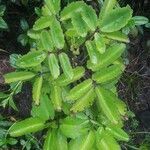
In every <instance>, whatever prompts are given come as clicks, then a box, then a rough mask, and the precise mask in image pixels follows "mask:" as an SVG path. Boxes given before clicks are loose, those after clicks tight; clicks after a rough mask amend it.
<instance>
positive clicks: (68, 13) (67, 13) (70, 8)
mask: <svg viewBox="0 0 150 150" xmlns="http://www.w3.org/2000/svg"><path fill="white" fill-rule="evenodd" d="M84 7H85V3H84V2H81V1H79V2H72V3H70V4H69V5H67V6H66V7H65V8H64V9H63V10H62V11H61V20H62V21H64V20H67V19H70V18H71V17H72V16H73V15H74V14H75V13H77V12H78V13H80V12H82V11H83V9H84Z"/></svg>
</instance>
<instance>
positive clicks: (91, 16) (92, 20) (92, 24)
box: [81, 5, 97, 31]
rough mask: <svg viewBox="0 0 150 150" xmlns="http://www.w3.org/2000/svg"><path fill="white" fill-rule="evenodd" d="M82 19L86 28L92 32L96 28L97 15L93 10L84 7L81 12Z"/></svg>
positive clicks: (87, 6)
mask: <svg viewBox="0 0 150 150" xmlns="http://www.w3.org/2000/svg"><path fill="white" fill-rule="evenodd" d="M81 15H82V19H83V20H84V21H85V22H86V24H87V26H88V27H89V29H90V30H91V31H94V30H95V29H96V27H97V15H96V12H95V10H94V9H93V8H92V7H91V6H89V5H85V6H84V8H83V12H81Z"/></svg>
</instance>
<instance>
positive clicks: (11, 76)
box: [4, 71, 35, 83]
mask: <svg viewBox="0 0 150 150" xmlns="http://www.w3.org/2000/svg"><path fill="white" fill-rule="evenodd" d="M34 76H35V74H34V73H32V72H28V71H20V72H11V73H8V74H5V75H4V78H5V83H12V82H17V81H25V80H29V79H31V78H33V77H34Z"/></svg>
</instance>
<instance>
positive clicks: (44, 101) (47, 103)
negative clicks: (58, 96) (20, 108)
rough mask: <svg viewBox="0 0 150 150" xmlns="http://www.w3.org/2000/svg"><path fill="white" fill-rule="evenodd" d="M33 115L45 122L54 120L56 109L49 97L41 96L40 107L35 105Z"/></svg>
mask: <svg viewBox="0 0 150 150" xmlns="http://www.w3.org/2000/svg"><path fill="white" fill-rule="evenodd" d="M31 115H32V116H33V117H38V118H40V119H43V120H48V119H49V118H50V119H54V115H55V112H54V107H53V104H52V102H51V100H50V99H49V97H48V96H47V95H42V96H41V101H40V105H39V106H36V105H34V104H33V106H32V111H31Z"/></svg>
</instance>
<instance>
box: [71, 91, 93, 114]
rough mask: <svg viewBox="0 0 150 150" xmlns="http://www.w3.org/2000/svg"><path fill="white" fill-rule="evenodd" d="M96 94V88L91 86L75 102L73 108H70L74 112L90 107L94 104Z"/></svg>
mask: <svg viewBox="0 0 150 150" xmlns="http://www.w3.org/2000/svg"><path fill="white" fill-rule="evenodd" d="M95 97H96V94H95V92H94V89H93V88H91V89H90V90H89V91H88V92H87V93H86V94H85V95H84V96H83V97H81V98H80V99H78V100H77V101H76V102H75V104H73V106H72V108H71V109H70V110H71V111H73V112H75V113H76V112H79V111H83V110H84V109H85V108H87V107H89V106H90V105H92V104H93V102H94V99H95Z"/></svg>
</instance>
